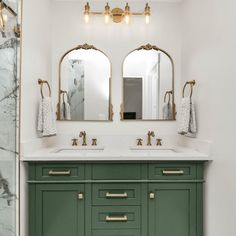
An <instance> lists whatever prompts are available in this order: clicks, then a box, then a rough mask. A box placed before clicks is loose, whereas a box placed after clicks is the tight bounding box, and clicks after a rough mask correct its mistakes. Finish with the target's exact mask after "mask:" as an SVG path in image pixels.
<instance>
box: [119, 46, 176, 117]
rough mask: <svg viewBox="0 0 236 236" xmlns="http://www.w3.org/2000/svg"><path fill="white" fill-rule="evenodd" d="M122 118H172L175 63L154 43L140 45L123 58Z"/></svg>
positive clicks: (173, 110)
mask: <svg viewBox="0 0 236 236" xmlns="http://www.w3.org/2000/svg"><path fill="white" fill-rule="evenodd" d="M121 120H140V121H142V120H143V121H145V120H147V121H152V120H175V103H174V63H173V60H172V58H171V56H170V55H169V54H168V53H167V52H165V51H164V50H162V49H160V48H158V47H157V46H153V45H150V44H147V45H144V46H141V47H139V48H137V49H135V50H133V51H132V52H130V53H129V54H128V55H127V56H126V58H125V60H124V63H123V101H122V105H121Z"/></svg>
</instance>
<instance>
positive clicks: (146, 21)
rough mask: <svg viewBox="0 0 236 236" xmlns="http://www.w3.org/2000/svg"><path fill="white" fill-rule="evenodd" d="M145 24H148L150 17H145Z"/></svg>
mask: <svg viewBox="0 0 236 236" xmlns="http://www.w3.org/2000/svg"><path fill="white" fill-rule="evenodd" d="M145 23H146V24H147V25H148V24H149V23H150V15H146V16H145Z"/></svg>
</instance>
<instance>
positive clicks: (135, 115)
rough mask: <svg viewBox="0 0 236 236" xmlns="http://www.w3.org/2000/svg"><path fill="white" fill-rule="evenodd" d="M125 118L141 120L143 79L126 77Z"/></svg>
mask: <svg viewBox="0 0 236 236" xmlns="http://www.w3.org/2000/svg"><path fill="white" fill-rule="evenodd" d="M123 84H124V119H125V120H141V119H142V114H143V104H142V103H143V97H142V94H143V79H142V78H130V77H129V78H124V83H123Z"/></svg>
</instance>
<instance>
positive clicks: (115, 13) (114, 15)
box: [84, 2, 151, 24]
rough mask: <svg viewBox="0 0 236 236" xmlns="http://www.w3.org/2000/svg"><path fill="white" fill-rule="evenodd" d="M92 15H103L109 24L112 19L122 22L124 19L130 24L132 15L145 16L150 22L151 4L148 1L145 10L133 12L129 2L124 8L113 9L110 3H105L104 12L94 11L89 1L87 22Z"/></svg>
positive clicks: (86, 15) (85, 12)
mask: <svg viewBox="0 0 236 236" xmlns="http://www.w3.org/2000/svg"><path fill="white" fill-rule="evenodd" d="M90 15H103V16H104V21H105V23H106V24H108V23H109V22H110V20H112V21H113V22H115V23H120V22H122V21H123V20H124V21H125V23H126V24H129V23H130V19H131V17H132V16H144V17H145V23H146V24H149V23H150V16H151V7H150V6H149V4H148V3H146V6H145V8H144V11H143V12H131V10H130V6H129V4H128V3H126V5H125V8H124V10H122V9H121V8H118V7H117V8H114V9H112V10H111V8H110V6H109V4H108V3H107V4H106V5H105V9H104V11H103V12H92V11H91V10H90V5H89V3H88V2H87V3H86V5H85V6H84V21H85V23H89V18H90Z"/></svg>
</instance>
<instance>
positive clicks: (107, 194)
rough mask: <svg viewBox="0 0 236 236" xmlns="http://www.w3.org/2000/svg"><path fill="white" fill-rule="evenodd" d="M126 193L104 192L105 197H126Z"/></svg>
mask: <svg viewBox="0 0 236 236" xmlns="http://www.w3.org/2000/svg"><path fill="white" fill-rule="evenodd" d="M127 197H128V194H127V193H109V192H107V193H106V198H127Z"/></svg>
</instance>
